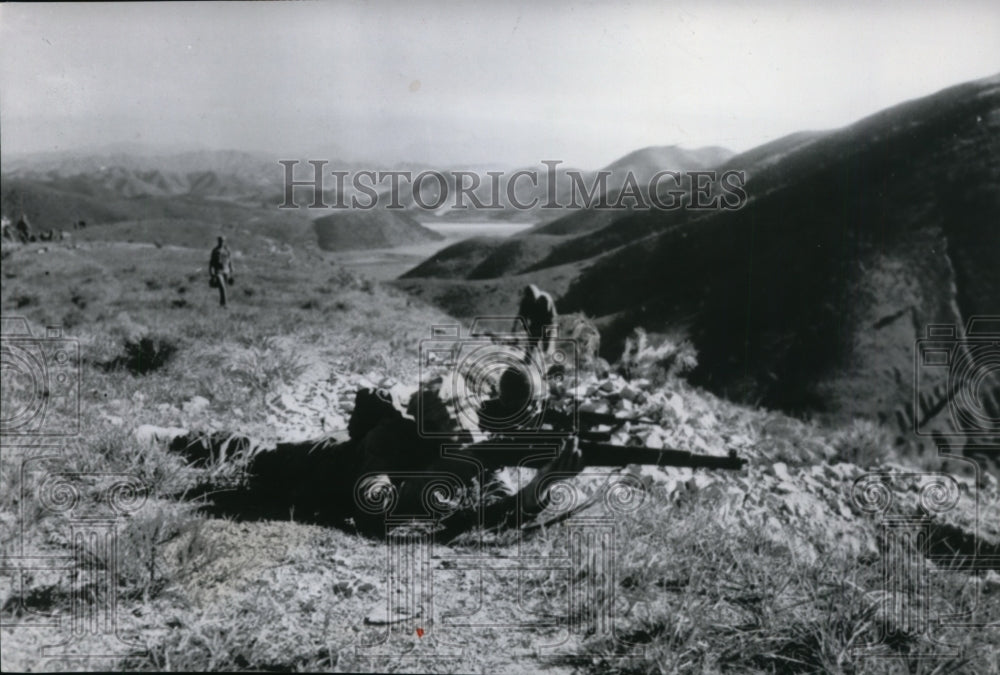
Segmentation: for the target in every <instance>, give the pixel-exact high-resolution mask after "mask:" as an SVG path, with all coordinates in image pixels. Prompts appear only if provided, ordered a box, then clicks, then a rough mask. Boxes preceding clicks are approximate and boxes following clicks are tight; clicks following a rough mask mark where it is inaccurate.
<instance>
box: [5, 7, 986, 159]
mask: <svg viewBox="0 0 1000 675" xmlns="http://www.w3.org/2000/svg"><path fill="white" fill-rule="evenodd" d="M997 7H998V3H996V2H988V1H983V2H948V3H944V2H937V3H916V2H898V3H897V2H892V3H877V2H851V3H846V2H834V1H831V0H826V1H825V2H823V3H811V2H803V3H793V2H771V3H743V2H735V1H731V2H723V1H717V2H710V1H705V0H699V1H698V2H686V1H684V2H651V1H648V2H647V1H643V2H630V3H629V2H624V3H590V2H550V3H543V2H528V3H509V4H505V3H498V2H443V1H440V0H438V1H436V2H426V1H422V0H418V1H416V2H384V3H374V2H329V3H325V2H295V3H289V2H285V3H253V4H243V3H219V4H214V3H191V4H188V3H150V4H108V5H94V4H91V3H80V4H76V5H74V4H68V5H63V4H28V3H26V4H20V3H18V4H4V5H2V6H0V50H2V51H0V134H2V136H0V147H2V149H3V152H4V154H7V153H21V152H34V151H41V150H60V149H75V148H81V147H94V146H104V145H107V144H120V143H142V144H150V145H153V146H156V147H158V148H163V149H165V150H172V149H175V150H185V149H191V148H213V149H214V148H232V149H241V150H252V151H257V150H260V151H265V152H268V153H274V154H275V155H276V156H277V155H280V156H282V157H300V158H305V157H308V158H322V159H331V160H335V159H337V156H338V155H339V157H341V158H345V159H362V158H371V159H373V160H376V161H379V162H397V161H406V160H415V161H428V162H438V163H455V162H463V163H465V162H468V163H494V164H507V165H511V164H525V163H534V162H537V161H539V160H541V159H555V158H558V159H563V160H564V161H566V162H567V163H569V164H572V165H576V166H581V167H584V168H596V167H598V166H601V165H604V164H607V163H609V162H610V161H612V160H613V159H615V158H617V157H619V156H621V155H623V154H626V153H627V152H629V151H631V150H634V149H637V148H640V147H643V146H647V145H668V144H680V145H682V146H685V147H696V146H700V145H722V146H726V147H728V148H731V149H733V150H745V149H748V148H750V147H752V146H754V145H757V144H759V143H762V142H765V141H768V140H771V139H774V138H777V137H779V136H782V135H784V134H786V133H790V132H792V131H797V130H801V129H822V128H830V127H837V126H842V125H844V124H847V123H849V122H852V121H854V120H856V119H858V118H860V117H862V116H864V115H867V114H869V113H872V112H875V111H877V110H879V109H881V108H884V107H886V106H889V105H892V104H894V103H898V102H900V101H903V100H906V99H909V98H913V97H916V96H921V95H925V94H929V93H932V92H934V91H936V90H938V89H940V88H942V87H945V86H948V85H951V84H957V83H959V82H962V81H966V80H970V79H975V78H979V77H984V76H986V75H990V74H993V73H994V72H996V71H997V70H998V69H1000V9H998V8H997ZM334 153H337V154H336V155H335V154H334Z"/></svg>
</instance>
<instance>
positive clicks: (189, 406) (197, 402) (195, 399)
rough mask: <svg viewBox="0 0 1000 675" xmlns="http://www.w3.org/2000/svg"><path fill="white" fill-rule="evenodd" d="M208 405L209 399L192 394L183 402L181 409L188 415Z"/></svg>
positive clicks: (202, 409)
mask: <svg viewBox="0 0 1000 675" xmlns="http://www.w3.org/2000/svg"><path fill="white" fill-rule="evenodd" d="M209 405H210V403H209V400H208V399H207V398H205V397H204V396H192V397H191V398H190V399H188V400H187V401H186V402H185V403H184V405H183V410H184V412H186V413H188V414H189V415H190V414H193V413H199V412H202V411H204V410H205V409H206V408H208V406H209Z"/></svg>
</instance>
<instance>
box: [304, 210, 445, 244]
mask: <svg viewBox="0 0 1000 675" xmlns="http://www.w3.org/2000/svg"><path fill="white" fill-rule="evenodd" d="M313 229H314V230H315V231H316V240H317V242H318V244H319V247H320V248H321V249H323V250H326V251H349V250H359V249H369V248H392V247H394V246H406V245H410V244H421V243H424V242H431V241H441V240H442V239H444V236H442V235H441V234H438V233H437V232H435V231H434V230H431V229H428V228H426V227H424V226H423V225H421V224H420V223H418V222H417V221H416V220H414V219H413V218H412V217H411V216H409V215H407V214H406V213H403V212H401V211H389V210H386V209H372V210H371V211H349V212H344V213H335V214H333V215H329V216H323V217H322V218H317V219H316V220H314V221H313Z"/></svg>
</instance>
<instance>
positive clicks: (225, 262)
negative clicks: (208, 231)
mask: <svg viewBox="0 0 1000 675" xmlns="http://www.w3.org/2000/svg"><path fill="white" fill-rule="evenodd" d="M208 274H209V281H208V283H209V285H210V286H212V287H213V288H218V289H219V305H221V306H222V307H225V306H226V300H227V290H226V289H227V286H228V285H230V284H232V283H233V257H232V255H231V254H230V253H229V247H228V246H226V238H225V237H222V236H220V237H219V239H218V243H217V244H216V246H215V248H213V249H212V257H211V259H210V260H209V262H208Z"/></svg>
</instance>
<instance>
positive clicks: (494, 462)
mask: <svg viewBox="0 0 1000 675" xmlns="http://www.w3.org/2000/svg"><path fill="white" fill-rule="evenodd" d="M557 445H558V444H557V442H556V441H553V442H551V443H546V444H543V443H539V442H537V441H536V442H531V441H495V440H494V441H484V442H482V443H477V444H475V445H471V446H469V447H467V448H465V449H464V450H463V451H462V452H461V453H460V454H466V455H468V456H471V457H475V458H476V459H478V460H479V461H480V462H482V463H483V464H484V465H485V466H486V467H487V468H499V467H503V466H518V465H523V466H530V467H538V466H541V465H543V464H546V463H547V462H549V461H551V460H552V459H553V457H554V456H555V455H554V454H553V452H552V451H553V449H554V448H555V447H557ZM579 448H580V452H581V453H582V454H583V465H584V466H625V465H626V464H647V465H652V466H680V467H690V468H693V469H697V468H704V469H728V470H739V469H741V468H743V466H744V465H745V464H746V460H744V459H741V458H740V457H737V456H736V454H735V453H732V452H730V453H729V455H727V456H724V457H720V456H717V455H699V454H696V453H693V452H688V451H686V450H675V449H672V448H666V449H656V448H647V447H644V446H629V445H614V444H612V443H604V442H600V441H592V440H583V439H582V440H580V443H579Z"/></svg>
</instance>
